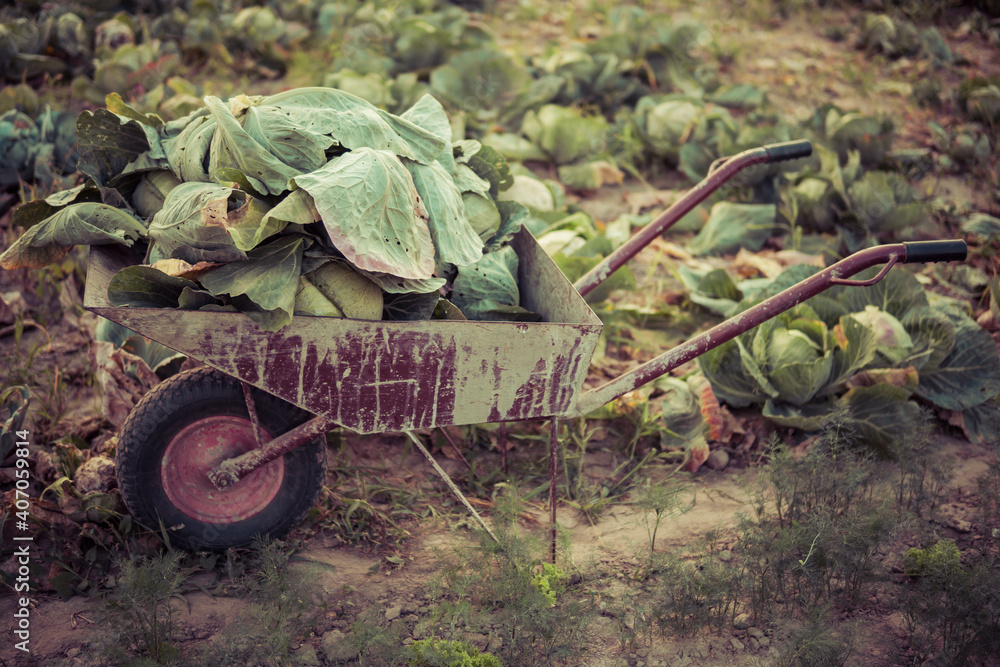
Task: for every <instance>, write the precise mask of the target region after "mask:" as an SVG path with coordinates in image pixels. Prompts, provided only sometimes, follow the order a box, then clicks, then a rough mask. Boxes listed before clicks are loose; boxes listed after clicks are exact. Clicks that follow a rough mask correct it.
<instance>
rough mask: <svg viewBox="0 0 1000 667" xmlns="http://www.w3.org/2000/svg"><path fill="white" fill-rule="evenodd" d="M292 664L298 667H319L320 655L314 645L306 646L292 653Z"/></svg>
mask: <svg viewBox="0 0 1000 667" xmlns="http://www.w3.org/2000/svg"><path fill="white" fill-rule="evenodd" d="M292 664H293V665H295V666H296V667H319V665H320V661H319V655H318V654H317V653H316V649H315V648H314V647H313V646H312V644H304V645H303V646H302V647H301V648H300V649H298V650H297V651H295V652H294V653H292Z"/></svg>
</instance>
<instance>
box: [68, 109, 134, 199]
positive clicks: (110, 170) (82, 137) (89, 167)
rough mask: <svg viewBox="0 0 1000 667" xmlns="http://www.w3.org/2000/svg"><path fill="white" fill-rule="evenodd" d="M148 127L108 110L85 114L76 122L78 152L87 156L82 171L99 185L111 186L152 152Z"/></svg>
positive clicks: (81, 163) (82, 161)
mask: <svg viewBox="0 0 1000 667" xmlns="http://www.w3.org/2000/svg"><path fill="white" fill-rule="evenodd" d="M147 127H148V126H144V125H142V124H141V123H138V122H136V121H134V120H129V119H122V118H121V117H120V116H117V115H115V114H114V113H112V112H110V111H108V110H106V109H98V110H96V111H84V112H83V113H81V114H80V116H79V117H78V118H77V121H76V134H77V138H78V141H79V143H78V148H79V151H80V153H81V155H82V156H83V159H82V160H81V161H80V171H82V172H83V173H85V174H87V175H88V176H90V177H91V178H93V179H94V180H95V181H97V184H98V185H101V186H103V185H107V183H108V181H109V180H111V179H112V178H113V177H115V176H117V175H118V174H120V173H121V172H122V170H123V169H125V166H126V165H127V164H128V163H129V162H131V161H133V160H135V159H136V158H137V157H139V156H140V155H142V154H143V153H145V152H146V151H149V150H150V149H151V146H150V143H149V138H148V134H147V131H146V129H147Z"/></svg>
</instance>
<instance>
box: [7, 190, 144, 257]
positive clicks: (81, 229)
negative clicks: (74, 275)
mask: <svg viewBox="0 0 1000 667" xmlns="http://www.w3.org/2000/svg"><path fill="white" fill-rule="evenodd" d="M144 236H146V226H145V225H144V224H142V223H141V222H139V221H138V220H136V219H135V218H133V217H132V216H131V215H129V214H128V213H126V212H125V211H122V210H120V209H118V208H115V207H113V206H108V205H107V204H97V203H82V204H71V205H69V206H67V207H66V208H64V209H62V210H60V211H58V212H57V213H55V214H54V215H52V216H50V217H48V218H46V219H45V220H43V221H42V222H40V223H38V224H36V225H34V226H33V227H31V229H29V230H28V231H26V232H25V233H24V234H22V235H21V236H20V238H18V239H17V241H15V242H14V243H13V244H12V245H11V246H10V247H9V248H7V250H5V251H4V252H3V254H2V255H0V266H2V267H3V268H5V269H8V270H10V269H17V268H41V267H43V266H48V265H49V264H51V263H53V262H56V261H58V260H60V259H62V258H63V257H65V256H66V254H67V253H68V252H69V251H70V250H72V249H73V246H76V245H102V244H109V243H120V244H122V245H126V246H131V245H132V242H133V241H134V240H135V239H138V238H143V237H144Z"/></svg>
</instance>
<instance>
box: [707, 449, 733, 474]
mask: <svg viewBox="0 0 1000 667" xmlns="http://www.w3.org/2000/svg"><path fill="white" fill-rule="evenodd" d="M705 465H706V466H708V467H709V468H711V469H712V470H725V469H726V466H727V465H729V452H727V451H726V450H724V449H713V450H712V452H711V453H710V454H709V455H708V458H707V459H705Z"/></svg>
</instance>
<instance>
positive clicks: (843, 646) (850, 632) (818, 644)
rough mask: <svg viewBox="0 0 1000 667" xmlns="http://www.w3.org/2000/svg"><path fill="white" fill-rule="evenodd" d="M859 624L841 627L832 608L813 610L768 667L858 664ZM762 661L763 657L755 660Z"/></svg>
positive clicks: (814, 666)
mask: <svg viewBox="0 0 1000 667" xmlns="http://www.w3.org/2000/svg"><path fill="white" fill-rule="evenodd" d="M856 631H857V624H856V623H854V624H848V625H846V626H844V627H843V628H842V629H840V630H836V629H834V628H833V627H832V625H831V623H830V620H829V609H827V608H817V609H814V610H812V611H811V612H810V613H809V615H808V618H807V619H806V621H805V622H804V623H803V624H801V625H800V626H798V627H797V628H795V629H794V630H793V631H792V632H791V634H790V636H789V638H788V641H786V642H784V643H783V645H782V648H781V650H780V651H779V652H778V655H777V657H775V658H774V659H773V660H771V661H769V662H768V663H766V664H767V667H793V666H794V667H843V666H844V665H850V664H854V661H853V660H852V659H851V658H852V657H853V656H854V655H855V653H856V649H855V646H854V642H855V639H856ZM753 664H755V665H760V664H761V663H760V662H759V661H754V663H753Z"/></svg>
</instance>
